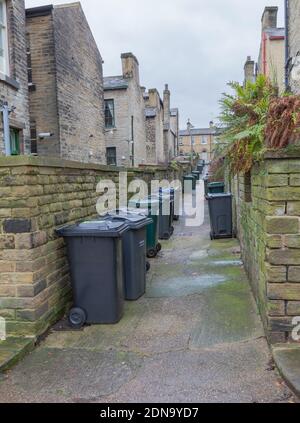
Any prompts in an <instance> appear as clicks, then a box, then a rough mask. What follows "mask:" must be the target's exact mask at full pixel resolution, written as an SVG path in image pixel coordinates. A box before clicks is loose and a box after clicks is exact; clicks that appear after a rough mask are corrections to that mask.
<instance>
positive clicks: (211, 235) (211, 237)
mask: <svg viewBox="0 0 300 423" xmlns="http://www.w3.org/2000/svg"><path fill="white" fill-rule="evenodd" d="M210 239H211V240H212V241H213V239H214V237H213V234H212V233H210Z"/></svg>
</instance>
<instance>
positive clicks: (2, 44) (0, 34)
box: [0, 0, 9, 75]
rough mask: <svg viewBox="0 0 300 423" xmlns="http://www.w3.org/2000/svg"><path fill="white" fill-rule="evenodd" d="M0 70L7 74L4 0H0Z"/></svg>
mask: <svg viewBox="0 0 300 423" xmlns="http://www.w3.org/2000/svg"><path fill="white" fill-rule="evenodd" d="M0 72H1V73H2V74H4V75H8V74H9V62H8V41H7V18H6V0H0Z"/></svg>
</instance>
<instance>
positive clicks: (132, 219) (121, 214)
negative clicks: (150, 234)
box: [104, 209, 153, 230]
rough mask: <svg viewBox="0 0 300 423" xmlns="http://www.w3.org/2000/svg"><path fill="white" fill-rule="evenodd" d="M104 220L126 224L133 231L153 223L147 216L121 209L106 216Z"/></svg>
mask: <svg viewBox="0 0 300 423" xmlns="http://www.w3.org/2000/svg"><path fill="white" fill-rule="evenodd" d="M104 219H107V220H109V221H111V222H124V223H126V224H127V225H128V226H129V227H130V229H133V230H139V229H142V228H144V227H145V226H148V225H151V224H152V223H153V220H152V219H149V218H148V217H146V216H145V215H143V214H139V213H134V212H131V211H130V210H128V209H127V210H126V209H120V210H116V211H115V212H111V213H108V214H107V215H106V216H104Z"/></svg>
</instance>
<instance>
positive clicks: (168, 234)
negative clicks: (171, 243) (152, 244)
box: [162, 232, 171, 240]
mask: <svg viewBox="0 0 300 423" xmlns="http://www.w3.org/2000/svg"><path fill="white" fill-rule="evenodd" d="M170 238H171V232H164V233H163V236H162V239H166V240H169V239H170Z"/></svg>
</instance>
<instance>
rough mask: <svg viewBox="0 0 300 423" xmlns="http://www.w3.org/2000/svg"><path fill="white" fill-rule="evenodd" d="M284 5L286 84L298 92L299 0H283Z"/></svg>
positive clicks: (299, 56)
mask: <svg viewBox="0 0 300 423" xmlns="http://www.w3.org/2000/svg"><path fill="white" fill-rule="evenodd" d="M285 5H286V38H287V49H286V85H287V88H290V89H291V90H292V91H293V92H294V93H296V94H300V29H299V28H300V1H299V0H285Z"/></svg>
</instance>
